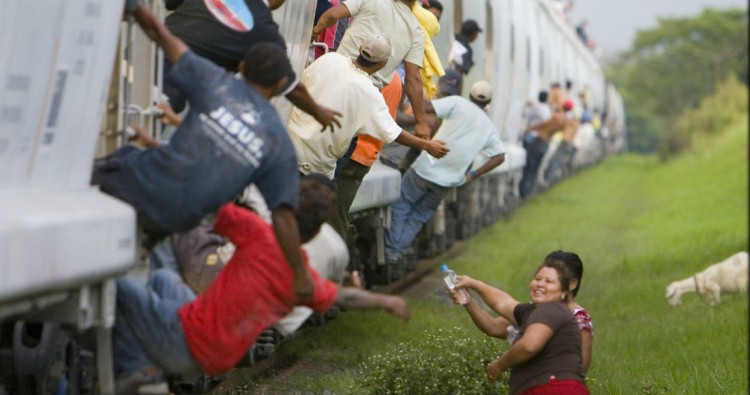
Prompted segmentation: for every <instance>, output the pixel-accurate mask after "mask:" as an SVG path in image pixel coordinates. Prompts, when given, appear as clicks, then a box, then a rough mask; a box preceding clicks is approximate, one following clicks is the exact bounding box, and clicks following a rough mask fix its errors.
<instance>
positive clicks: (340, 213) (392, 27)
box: [312, 0, 430, 239]
mask: <svg viewBox="0 0 750 395" xmlns="http://www.w3.org/2000/svg"><path fill="white" fill-rule="evenodd" d="M415 4H416V0H346V1H344V2H342V3H341V4H339V5H337V6H334V7H332V8H331V9H329V10H328V11H326V12H325V13H323V15H321V17H320V19H319V20H318V23H317V24H316V25H315V26H314V27H313V31H312V34H313V36H314V37H315V36H318V35H319V34H320V33H321V32H322V31H323V30H325V29H326V28H328V27H330V26H332V25H333V24H334V23H336V21H338V20H339V19H345V18H350V17H354V18H353V19H352V22H351V24H350V25H349V27H348V28H347V29H346V32H345V33H344V37H343V38H342V39H341V42H340V43H339V46H338V49H337V50H336V52H337V53H339V54H342V55H344V56H347V57H349V58H351V59H356V58H357V57H358V56H359V48H360V46H361V45H362V41H363V40H364V39H365V37H367V36H369V35H370V34H378V33H381V34H383V35H385V36H386V37H387V38H388V40H389V41H390V42H391V46H392V48H393V53H392V56H391V57H390V58H389V59H388V62H387V63H386V65H385V66H384V67H383V68H382V69H380V70H379V71H378V72H376V73H373V74H372V76H371V79H372V81H373V84H375V86H376V87H377V88H379V89H381V91H382V90H385V89H388V88H390V85H392V84H390V85H389V82H390V81H391V80H392V79H393V74H394V71H395V70H396V68H397V67H398V65H399V64H401V63H403V64H404V70H405V73H406V78H405V81H404V91H406V96H407V97H408V98H409V102H410V103H412V109H413V111H414V116H415V120H416V125H415V127H414V134H415V135H417V137H421V138H424V139H428V138H429V137H430V127H429V125H428V122H427V115H426V114H425V110H424V106H423V102H424V93H423V88H422V76H421V70H420V69H421V67H422V62H423V59H424V49H425V41H424V40H425V33H424V30H423V29H422V27H421V26H420V25H419V21H417V18H416V17H415V16H414V14H413V13H412V10H411V9H412V7H413V6H414V5H415ZM386 103H387V104H388V107H389V108H390V109H391V112H392V113H393V114H395V113H396V111H395V109H396V108H397V106H398V104H399V100H393V101H391V102H388V101H387V102H386ZM382 148H383V141H382V140H379V139H377V138H374V137H372V136H369V135H358V136H357V138H356V139H355V140H353V141H352V147H351V149H350V152H348V153H347V155H346V156H345V157H344V158H342V163H341V164H340V168H339V169H337V170H336V173H337V176H336V184H337V186H338V204H339V207H338V209H337V211H336V213H335V214H334V216H333V217H332V218H331V225H333V227H334V228H336V230H337V231H338V232H339V234H341V236H342V237H343V238H344V239H346V237H347V229H348V227H349V222H350V216H349V208H350V206H351V204H352V201H354V197H355V196H356V194H357V190H358V189H359V185H360V184H361V183H362V179H363V178H364V177H365V175H367V173H368V172H369V170H370V166H372V164H373V163H374V162H375V161H376V160H377V158H378V154H379V153H380V150H381V149H382ZM346 159H349V160H346Z"/></svg>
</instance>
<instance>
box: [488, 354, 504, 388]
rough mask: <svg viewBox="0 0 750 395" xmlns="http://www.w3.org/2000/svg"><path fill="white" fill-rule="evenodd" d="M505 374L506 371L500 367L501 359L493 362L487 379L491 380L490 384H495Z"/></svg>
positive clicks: (489, 367)
mask: <svg viewBox="0 0 750 395" xmlns="http://www.w3.org/2000/svg"><path fill="white" fill-rule="evenodd" d="M503 373H505V369H503V368H502V366H501V365H500V358H498V359H496V360H494V361H492V363H490V365H489V366H487V377H488V378H489V380H490V384H495V382H496V381H497V380H498V379H499V378H500V377H502V376H503Z"/></svg>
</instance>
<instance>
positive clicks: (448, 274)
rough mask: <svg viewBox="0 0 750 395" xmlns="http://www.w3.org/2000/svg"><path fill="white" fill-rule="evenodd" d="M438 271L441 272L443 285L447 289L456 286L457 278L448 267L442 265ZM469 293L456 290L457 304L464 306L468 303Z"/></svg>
mask: <svg viewBox="0 0 750 395" xmlns="http://www.w3.org/2000/svg"><path fill="white" fill-rule="evenodd" d="M440 269H441V270H442V271H443V274H444V277H443V279H444V280H445V285H447V286H448V288H449V289H453V288H454V287H455V286H456V283H458V277H457V276H456V272H454V271H453V270H451V269H448V265H443V266H441V267H440ZM469 298H470V296H469V292H468V291H467V290H465V289H463V288H461V289H459V290H458V304H461V305H465V304H467V303H469Z"/></svg>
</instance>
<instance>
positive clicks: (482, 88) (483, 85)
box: [470, 81, 492, 102]
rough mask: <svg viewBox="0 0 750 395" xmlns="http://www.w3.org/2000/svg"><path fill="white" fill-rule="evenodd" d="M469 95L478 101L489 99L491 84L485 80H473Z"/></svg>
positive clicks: (490, 97) (490, 96)
mask: <svg viewBox="0 0 750 395" xmlns="http://www.w3.org/2000/svg"><path fill="white" fill-rule="evenodd" d="M470 95H471V97H473V98H474V99H476V100H478V101H480V102H486V101H490V99H492V86H491V85H490V83H489V82H487V81H478V82H475V83H474V85H472V86H471V91H470Z"/></svg>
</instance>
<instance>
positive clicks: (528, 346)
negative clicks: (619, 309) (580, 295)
mask: <svg viewBox="0 0 750 395" xmlns="http://www.w3.org/2000/svg"><path fill="white" fill-rule="evenodd" d="M571 256H575V257H577V255H575V254H570V253H563V252H561V251H556V252H554V253H551V254H549V255H548V256H547V257H546V258H545V260H544V262H543V263H542V264H541V265H540V266H539V268H538V269H537V271H536V274H535V275H534V278H533V279H532V280H531V283H530V286H529V290H530V294H531V303H520V302H518V301H517V300H515V299H514V298H513V297H511V296H510V295H508V294H507V293H505V292H504V291H501V290H499V289H497V288H494V287H491V286H489V285H487V284H485V283H483V282H481V281H479V280H475V279H473V278H470V277H469V276H459V277H458V279H459V282H458V284H456V289H459V288H462V287H464V288H469V289H473V290H474V291H476V292H477V293H478V294H479V296H480V297H481V298H482V300H484V302H485V303H486V304H487V305H488V306H489V307H490V308H491V309H492V310H494V311H495V312H497V313H498V314H499V315H500V316H501V317H502V318H503V319H504V320H503V321H500V318H499V317H498V318H495V317H492V316H490V315H489V314H488V313H487V312H486V311H484V310H483V309H482V308H481V307H480V306H479V305H478V304H477V303H476V302H474V301H473V300H470V301H469V303H467V304H465V307H466V310H467V312H468V313H469V315H470V316H471V318H472V320H473V321H474V323H475V324H476V325H477V327H479V329H481V330H482V331H483V332H485V333H487V334H488V335H490V336H496V337H508V335H509V332H508V325H507V324H510V325H513V326H515V327H517V328H519V329H518V334H517V335H516V336H511V337H515V338H514V339H511V340H512V345H511V347H510V349H509V350H508V351H507V352H506V353H505V354H503V355H502V356H501V357H499V358H498V359H496V360H495V361H493V362H492V363H491V364H490V366H489V367H488V368H487V374H488V375H489V378H490V381H493V382H494V381H495V380H497V379H498V378H499V377H500V376H501V375H502V374H503V373H504V372H505V371H508V370H510V381H509V387H510V394H511V395H516V394H523V395H542V394H575V395H578V394H588V393H589V391H588V388H587V387H586V385H585V384H584V374H585V370H584V358H583V357H582V354H583V353H582V342H581V338H582V336H581V330H580V329H579V325H578V320H577V319H576V316H574V314H573V312H572V311H571V309H572V308H574V307H576V306H577V305H576V304H575V303H574V305H573V306H569V304H568V302H569V301H570V299H571V297H573V292H574V291H576V290H577V288H578V285H579V284H580V277H579V278H575V277H576V275H574V274H573V273H574V272H575V273H576V274H577V275H578V276H580V274H582V272H583V270H582V265H581V270H580V271H578V270H571V267H570V266H569V264H568V263H567V262H566V261H567V260H568V259H567V258H570V257H571ZM578 260H579V261H580V259H578ZM578 273H580V274H578ZM451 295H452V296H453V299H454V301H455V302H458V293H457V292H456V291H455V290H453V291H451ZM578 307H580V306H578ZM589 334H590V332H589ZM589 340H590V339H589ZM587 348H588V358H586V359H588V360H590V350H591V347H590V341H589V345H588V347H587ZM586 366H588V363H586Z"/></svg>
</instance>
